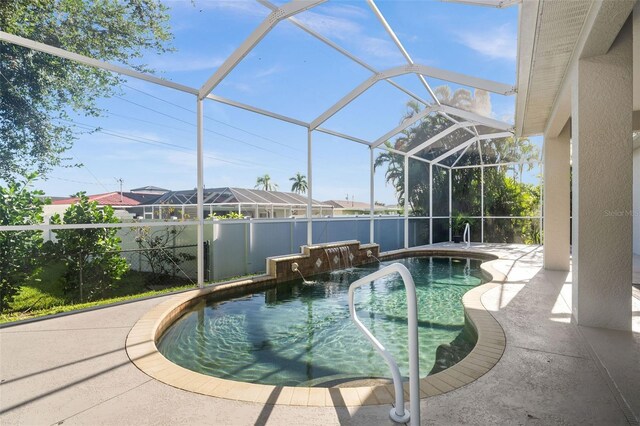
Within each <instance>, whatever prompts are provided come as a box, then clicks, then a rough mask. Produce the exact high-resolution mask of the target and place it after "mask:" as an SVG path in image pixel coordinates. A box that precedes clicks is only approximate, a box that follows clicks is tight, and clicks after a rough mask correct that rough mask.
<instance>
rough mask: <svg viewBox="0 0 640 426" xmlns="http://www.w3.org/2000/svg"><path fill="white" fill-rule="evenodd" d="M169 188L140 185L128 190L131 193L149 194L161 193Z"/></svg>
mask: <svg viewBox="0 0 640 426" xmlns="http://www.w3.org/2000/svg"><path fill="white" fill-rule="evenodd" d="M169 191H170V190H169V189H164V188H158V187H157V186H152V185H148V186H141V187H140V188H133V189H131V190H129V192H131V193H133V194H151V195H162V194H164V193H166V192H169Z"/></svg>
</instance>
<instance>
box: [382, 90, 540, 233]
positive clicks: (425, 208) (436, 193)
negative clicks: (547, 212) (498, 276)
mask: <svg viewBox="0 0 640 426" xmlns="http://www.w3.org/2000/svg"><path fill="white" fill-rule="evenodd" d="M445 89H446V90H445ZM463 92H464V93H463ZM436 94H437V95H438V98H439V99H440V100H441V101H442V102H443V103H446V104H450V105H454V106H458V107H461V108H463V109H468V110H476V111H481V110H482V109H483V108H486V107H487V102H489V104H488V106H489V107H490V101H489V100H488V98H486V97H485V96H484V95H483V94H481V93H478V91H476V93H475V95H474V96H472V95H471V93H470V92H468V91H460V90H457V91H456V92H454V93H453V94H451V91H450V89H448V88H443V87H438V88H436ZM407 107H408V108H407V112H406V114H405V115H404V116H403V117H402V120H401V121H404V120H406V119H407V118H410V117H412V116H413V115H414V114H417V113H419V112H420V106H419V105H418V104H417V103H415V102H409V103H408V104H407ZM450 126H451V122H450V121H449V120H448V119H447V118H445V117H442V116H441V115H438V114H430V115H428V116H426V117H425V118H424V119H423V120H421V122H420V123H419V124H417V125H414V126H412V127H411V128H409V129H406V130H404V131H403V132H402V133H401V135H400V136H399V137H397V138H396V139H395V141H394V142H393V143H392V142H390V141H387V142H386V146H387V147H388V148H393V149H395V150H397V151H402V152H407V151H409V150H411V149H412V148H414V147H416V146H418V145H419V144H421V143H422V142H425V141H427V140H429V139H430V138H431V137H433V136H434V135H436V134H438V133H440V132H442V131H443V130H445V129H447V128H448V127H450ZM470 137H471V135H469V134H467V133H466V132H465V130H462V129H459V130H456V131H454V132H451V133H450V134H448V135H447V136H445V137H443V138H441V139H440V140H439V141H437V142H435V143H433V144H432V145H430V146H429V147H427V148H426V149H424V150H422V151H420V152H418V153H417V154H416V156H418V157H422V158H424V159H426V160H433V159H434V158H436V157H437V156H439V155H441V154H443V153H445V152H447V151H448V150H450V149H452V148H455V147H457V146H459V145H460V143H463V142H464V141H466V140H468V139H469V138H470ZM472 148H474V149H469V150H468V151H467V152H466V153H464V155H463V154H462V152H463V151H460V153H459V154H457V155H452V156H451V157H450V159H447V160H450V162H449V163H448V164H447V165H449V166H450V165H451V164H452V163H453V161H455V160H456V159H458V157H460V158H459V160H458V163H457V165H459V166H462V165H480V164H481V163H482V162H481V159H480V153H479V152H478V151H477V150H476V149H475V147H472ZM482 154H483V157H484V159H485V163H487V162H488V163H492V162H495V163H499V162H511V161H522V162H523V163H522V164H518V165H516V166H513V167H512V168H504V167H487V168H485V172H484V175H485V177H484V179H485V182H484V191H485V192H484V195H485V212H484V213H485V215H495V216H535V215H537V214H539V213H538V210H537V209H538V208H539V201H540V197H539V193H540V188H539V186H537V185H531V184H526V183H523V176H524V169H525V168H529V169H530V168H531V166H530V165H527V164H525V163H526V162H529V161H536V160H537V159H538V157H539V152H538V149H537V147H536V146H535V145H533V144H532V143H531V142H530V141H529V140H528V139H525V138H520V139H515V138H504V139H496V140H485V141H483V142H482ZM447 160H444V161H447ZM404 164H405V163H404V157H403V156H402V155H400V154H396V153H395V152H391V151H386V152H382V153H380V154H379V155H378V157H377V158H376V160H375V163H374V166H375V168H376V169H377V168H379V167H383V166H386V168H387V169H386V172H385V178H386V180H387V182H388V183H390V184H391V185H393V187H394V188H395V190H396V195H397V198H398V204H399V205H401V206H404V190H405V187H404V186H405V185H404V176H405V172H404ZM408 165H409V170H408V174H409V185H408V191H409V194H408V195H409V196H408V200H409V206H408V207H409V209H410V214H412V215H414V216H415V215H417V216H421V215H428V214H429V190H430V188H429V185H432V186H433V189H432V194H433V212H431V213H432V215H434V216H448V215H449V171H448V170H447V169H445V168H442V167H438V166H437V165H434V166H433V176H432V179H431V181H430V180H429V165H428V164H427V163H425V162H422V161H418V160H412V159H409V162H408ZM508 171H513V173H514V176H509V175H508V173H507V172H508ZM451 178H452V179H451V192H452V203H453V205H452V206H451V207H452V211H453V213H454V215H456V214H461V215H464V216H480V214H481V201H480V200H481V188H482V182H481V174H480V169H479V168H464V169H454V170H453V172H452V175H451ZM514 223H515V226H514ZM434 228H436V223H435V222H434ZM538 228H539V222H538V221H532V220H526V219H522V220H518V221H516V220H509V219H506V220H503V222H499V220H495V221H493V222H492V223H491V226H490V227H488V226H485V237H487V240H489V241H496V242H498V241H500V242H513V241H516V240H518V239H522V240H523V241H525V242H539V240H540V238H539V229H538ZM516 234H519V235H516Z"/></svg>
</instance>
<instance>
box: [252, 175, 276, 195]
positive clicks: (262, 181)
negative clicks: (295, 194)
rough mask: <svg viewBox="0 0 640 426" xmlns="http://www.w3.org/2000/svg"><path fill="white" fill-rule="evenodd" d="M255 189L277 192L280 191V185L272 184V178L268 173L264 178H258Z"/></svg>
mask: <svg viewBox="0 0 640 426" xmlns="http://www.w3.org/2000/svg"><path fill="white" fill-rule="evenodd" d="M255 188H256V189H262V190H263V191H275V190H277V189H278V184H277V183H273V182H271V176H269V174H268V173H267V174H265V175H264V176H258V178H257V179H256V186H255Z"/></svg>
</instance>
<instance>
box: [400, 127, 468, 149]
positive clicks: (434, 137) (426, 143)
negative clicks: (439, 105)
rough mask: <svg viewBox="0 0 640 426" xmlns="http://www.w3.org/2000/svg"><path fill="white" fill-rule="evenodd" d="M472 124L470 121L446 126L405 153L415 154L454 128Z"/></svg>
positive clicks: (453, 130)
mask: <svg viewBox="0 0 640 426" xmlns="http://www.w3.org/2000/svg"><path fill="white" fill-rule="evenodd" d="M472 125H473V123H470V122H464V123H458V124H454V125H453V126H451V127H448V128H446V129H445V130H443V131H442V132H440V133H438V134H437V135H435V136H433V137H431V138H429V139H428V140H426V141H424V142H422V143H421V144H420V145H418V146H416V147H415V148H413V149H411V150H410V151H407V155H415V154H417V153H418V152H420V151H422V150H423V149H425V148H426V147H428V146H430V145H432V144H434V143H436V142H437V141H439V140H440V139H442V138H443V137H445V136H447V135H448V134H450V133H453V132H455V131H456V130H458V129H460V128H462V127H468V126H472Z"/></svg>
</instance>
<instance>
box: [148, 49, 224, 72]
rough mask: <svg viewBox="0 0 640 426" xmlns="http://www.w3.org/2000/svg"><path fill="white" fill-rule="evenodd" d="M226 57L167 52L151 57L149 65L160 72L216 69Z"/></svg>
mask: <svg viewBox="0 0 640 426" xmlns="http://www.w3.org/2000/svg"><path fill="white" fill-rule="evenodd" d="M224 59H225V58H223V57H219V56H210V55H197V54H193V53H185V52H180V53H176V54H170V53H168V54H167V53H166V54H164V55H163V56H162V57H157V58H153V59H151V60H150V61H149V64H148V65H149V66H150V67H151V68H153V69H155V70H157V71H160V72H162V71H165V72H182V71H200V70H214V69H216V68H218V67H219V66H220V65H221V64H222V63H223V62H224Z"/></svg>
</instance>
